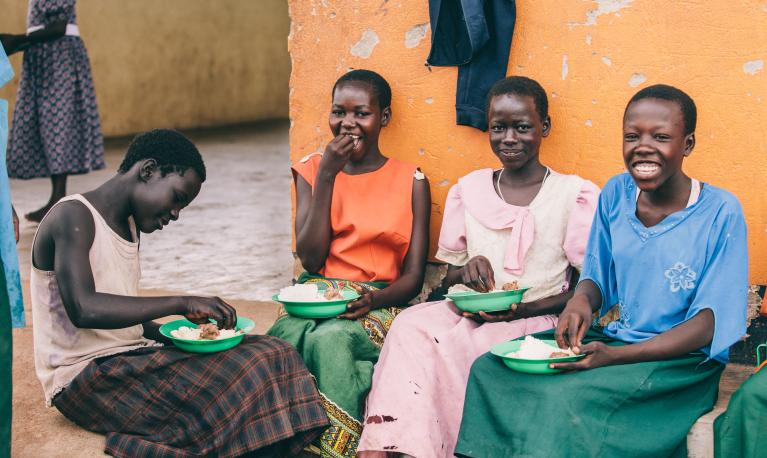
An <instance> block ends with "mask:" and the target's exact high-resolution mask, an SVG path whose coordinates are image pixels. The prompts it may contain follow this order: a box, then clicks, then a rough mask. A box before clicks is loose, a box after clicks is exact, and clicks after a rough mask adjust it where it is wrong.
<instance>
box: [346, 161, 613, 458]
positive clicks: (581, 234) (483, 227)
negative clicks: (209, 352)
mask: <svg viewBox="0 0 767 458" xmlns="http://www.w3.org/2000/svg"><path fill="white" fill-rule="evenodd" d="M598 196H599V188H598V187H597V186H596V185H595V184H593V183H591V182H589V181H586V180H584V179H582V178H580V177H578V176H574V175H561V174H558V173H555V172H553V171H552V172H551V175H550V176H549V177H548V179H547V180H546V181H545V183H544V185H543V186H542V187H541V190H540V191H539V192H538V195H537V196H536V197H535V199H533V201H532V202H531V203H530V205H528V206H526V207H518V206H513V205H509V204H506V203H505V202H504V201H503V200H501V198H500V197H499V196H498V195H497V194H496V192H495V190H494V188H493V171H492V170H491V169H482V170H477V171H475V172H472V173H470V174H469V175H467V176H465V177H463V178H461V179H460V180H459V181H458V184H456V185H455V186H453V187H452V188H451V190H450V192H449V194H448V197H447V202H446V204H445V213H444V219H443V222H442V229H441V232H440V239H439V250H438V252H437V258H439V259H440V260H443V261H445V262H447V263H449V264H452V265H457V266H461V265H464V264H466V262H467V261H468V260H469V259H471V258H473V257H475V256H479V255H482V256H485V257H487V258H488V260H490V263H491V264H492V266H493V270H494V272H495V284H496V285H498V286H500V285H502V284H504V283H506V282H510V281H513V280H516V281H517V282H518V283H519V284H520V285H523V286H531V289H530V290H529V291H528V292H527V293H525V297H524V301H525V302H530V301H534V300H537V299H541V298H544V297H549V296H552V295H555V294H559V293H561V292H563V291H566V290H567V289H568V288H569V278H570V274H571V271H572V269H573V268H575V269H578V270H580V268H581V264H582V262H583V254H584V252H585V249H586V243H587V240H588V236H589V230H590V227H591V221H592V219H593V216H594V213H595V209H596V204H597V198H598ZM556 322H557V318H556V316H554V315H546V316H539V317H534V318H527V319H520V320H515V321H510V322H503V323H484V324H478V323H476V322H475V321H473V320H470V319H467V318H463V317H462V316H461V315H460V314H459V312H458V311H457V309H455V306H454V305H453V304H452V302H450V301H438V302H427V303H423V304H419V305H416V306H413V307H410V308H409V309H407V310H406V311H404V312H403V313H401V314H400V315H399V316H398V317H397V319H396V320H395V321H394V324H393V326H392V328H391V329H390V330H389V334H388V336H387V338H386V342H385V344H384V347H383V350H382V351H381V356H380V358H379V360H378V363H377V364H376V366H375V371H374V373H373V386H372V390H371V392H370V394H369V396H368V400H367V409H366V416H365V422H364V429H363V433H362V438H361V440H360V446H359V449H358V451H359V452H360V453H359V455H360V456H361V457H371V456H376V455H383V453H384V452H397V453H405V454H408V455H412V456H416V457H418V458H428V457H448V456H453V451H454V448H455V442H456V438H457V435H458V429H459V426H460V423H461V412H462V409H463V400H464V392H465V390H466V382H467V379H468V376H469V369H470V368H471V364H472V363H473V362H474V360H475V359H476V358H477V357H479V356H480V355H482V354H483V353H485V352H487V351H488V350H489V349H490V347H492V346H493V345H494V344H496V343H499V342H504V341H507V340H510V339H515V338H518V337H520V336H523V335H526V334H532V333H536V332H539V331H544V330H547V329H551V328H552V327H554V326H556Z"/></svg>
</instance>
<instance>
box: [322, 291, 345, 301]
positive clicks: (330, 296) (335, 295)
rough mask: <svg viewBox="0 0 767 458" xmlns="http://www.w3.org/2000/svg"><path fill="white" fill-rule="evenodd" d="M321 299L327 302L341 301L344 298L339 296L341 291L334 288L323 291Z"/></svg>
mask: <svg viewBox="0 0 767 458" xmlns="http://www.w3.org/2000/svg"><path fill="white" fill-rule="evenodd" d="M323 297H325V299H327V300H329V301H338V300H343V299H344V296H343V295H342V294H341V291H340V290H338V289H336V288H328V289H326V290H325V294H323Z"/></svg>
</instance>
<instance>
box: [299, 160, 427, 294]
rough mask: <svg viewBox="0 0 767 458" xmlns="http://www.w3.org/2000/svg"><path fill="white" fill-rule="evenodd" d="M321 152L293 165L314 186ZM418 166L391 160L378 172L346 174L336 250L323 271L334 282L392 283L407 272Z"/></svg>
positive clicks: (337, 196) (338, 188)
mask: <svg viewBox="0 0 767 458" xmlns="http://www.w3.org/2000/svg"><path fill="white" fill-rule="evenodd" d="M321 159H322V155H321V154H314V155H311V156H308V157H306V158H304V159H302V160H301V161H300V162H299V163H297V164H295V165H294V166H293V168H292V169H293V174H294V177H295V176H296V175H300V176H301V177H302V178H303V179H304V180H306V181H307V183H309V184H310V185H311V186H312V188H314V183H315V177H316V175H317V170H318V169H319V165H320V160H321ZM415 172H416V166H415V165H412V164H408V163H406V162H402V161H398V160H396V159H391V158H389V159H388V160H387V161H386V163H385V164H384V165H383V166H382V167H381V168H379V169H378V170H376V171H373V172H369V173H363V174H360V175H349V174H346V173H344V172H340V173H339V174H338V175H337V176H336V180H335V184H334V186H333V199H332V203H331V206H330V226H331V230H332V236H331V241H330V252H329V253H328V257H327V259H326V261H325V266H324V267H323V268H322V270H321V271H320V273H321V274H322V275H324V276H325V277H328V278H338V279H343V280H352V281H361V282H371V281H384V282H392V281H394V280H396V279H397V278H399V276H400V275H401V274H402V265H403V263H404V261H405V255H407V251H408V248H409V247H410V236H411V233H412V229H413V176H414V175H415Z"/></svg>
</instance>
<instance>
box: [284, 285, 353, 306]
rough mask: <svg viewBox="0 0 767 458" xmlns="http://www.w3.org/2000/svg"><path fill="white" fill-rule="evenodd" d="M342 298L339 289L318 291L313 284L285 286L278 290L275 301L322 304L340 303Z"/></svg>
mask: <svg viewBox="0 0 767 458" xmlns="http://www.w3.org/2000/svg"><path fill="white" fill-rule="evenodd" d="M344 299H345V298H344V296H343V294H342V293H341V289H339V288H332V287H331V288H327V289H320V288H318V287H317V285H316V284H314V283H309V284H303V285H302V284H299V285H293V286H286V287H285V288H281V289H280V293H279V294H278V295H277V300H279V301H281V302H323V301H342V300H344Z"/></svg>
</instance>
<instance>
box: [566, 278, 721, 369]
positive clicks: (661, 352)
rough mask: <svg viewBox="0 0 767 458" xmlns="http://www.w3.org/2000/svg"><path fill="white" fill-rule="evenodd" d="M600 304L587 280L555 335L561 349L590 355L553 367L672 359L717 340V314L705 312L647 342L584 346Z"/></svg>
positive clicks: (600, 296) (580, 367)
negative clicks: (714, 339) (569, 349)
mask: <svg viewBox="0 0 767 458" xmlns="http://www.w3.org/2000/svg"><path fill="white" fill-rule="evenodd" d="M601 303H602V294H601V292H600V291H599V288H598V287H597V285H596V284H595V283H594V282H592V281H590V280H587V281H583V282H581V283H579V284H578V287H577V288H576V290H575V294H574V296H573V298H572V299H571V300H570V301H569V302H568V303H567V306H566V307H565V311H564V312H563V313H562V316H561V317H560V319H559V324H558V325H557V330H556V333H555V335H556V339H557V343H558V344H559V346H560V347H562V348H565V347H567V346H572V347H573V351H575V352H576V353H586V354H588V356H586V357H585V358H583V359H582V360H580V361H577V362H573V363H557V364H554V365H553V366H552V367H554V368H557V369H566V370H576V369H590V368H594V367H600V366H608V365H613V364H630V363H639V362H644V361H659V360H664V359H671V358H676V357H679V356H682V355H685V354H687V353H690V352H692V351H696V350H699V349H701V348H703V347H705V346H706V345H709V344H710V343H711V340H712V339H713V337H714V314H713V312H712V311H711V310H709V309H705V310H702V311H701V312H699V313H698V314H696V315H695V316H694V317H692V318H690V319H689V320H687V321H685V322H684V323H682V324H680V325H679V326H675V327H674V328H672V329H669V330H668V331H666V332H664V333H661V334H658V335H657V336H655V337H653V338H652V339H648V340H646V341H644V342H640V343H635V344H631V345H623V346H609V345H605V344H604V343H602V342H590V343H588V344H586V345H583V344H582V339H583V336H584V335H586V332H587V331H588V328H589V326H590V324H591V314H592V312H593V311H596V310H597V309H598V308H599V306H600V305H601Z"/></svg>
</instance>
